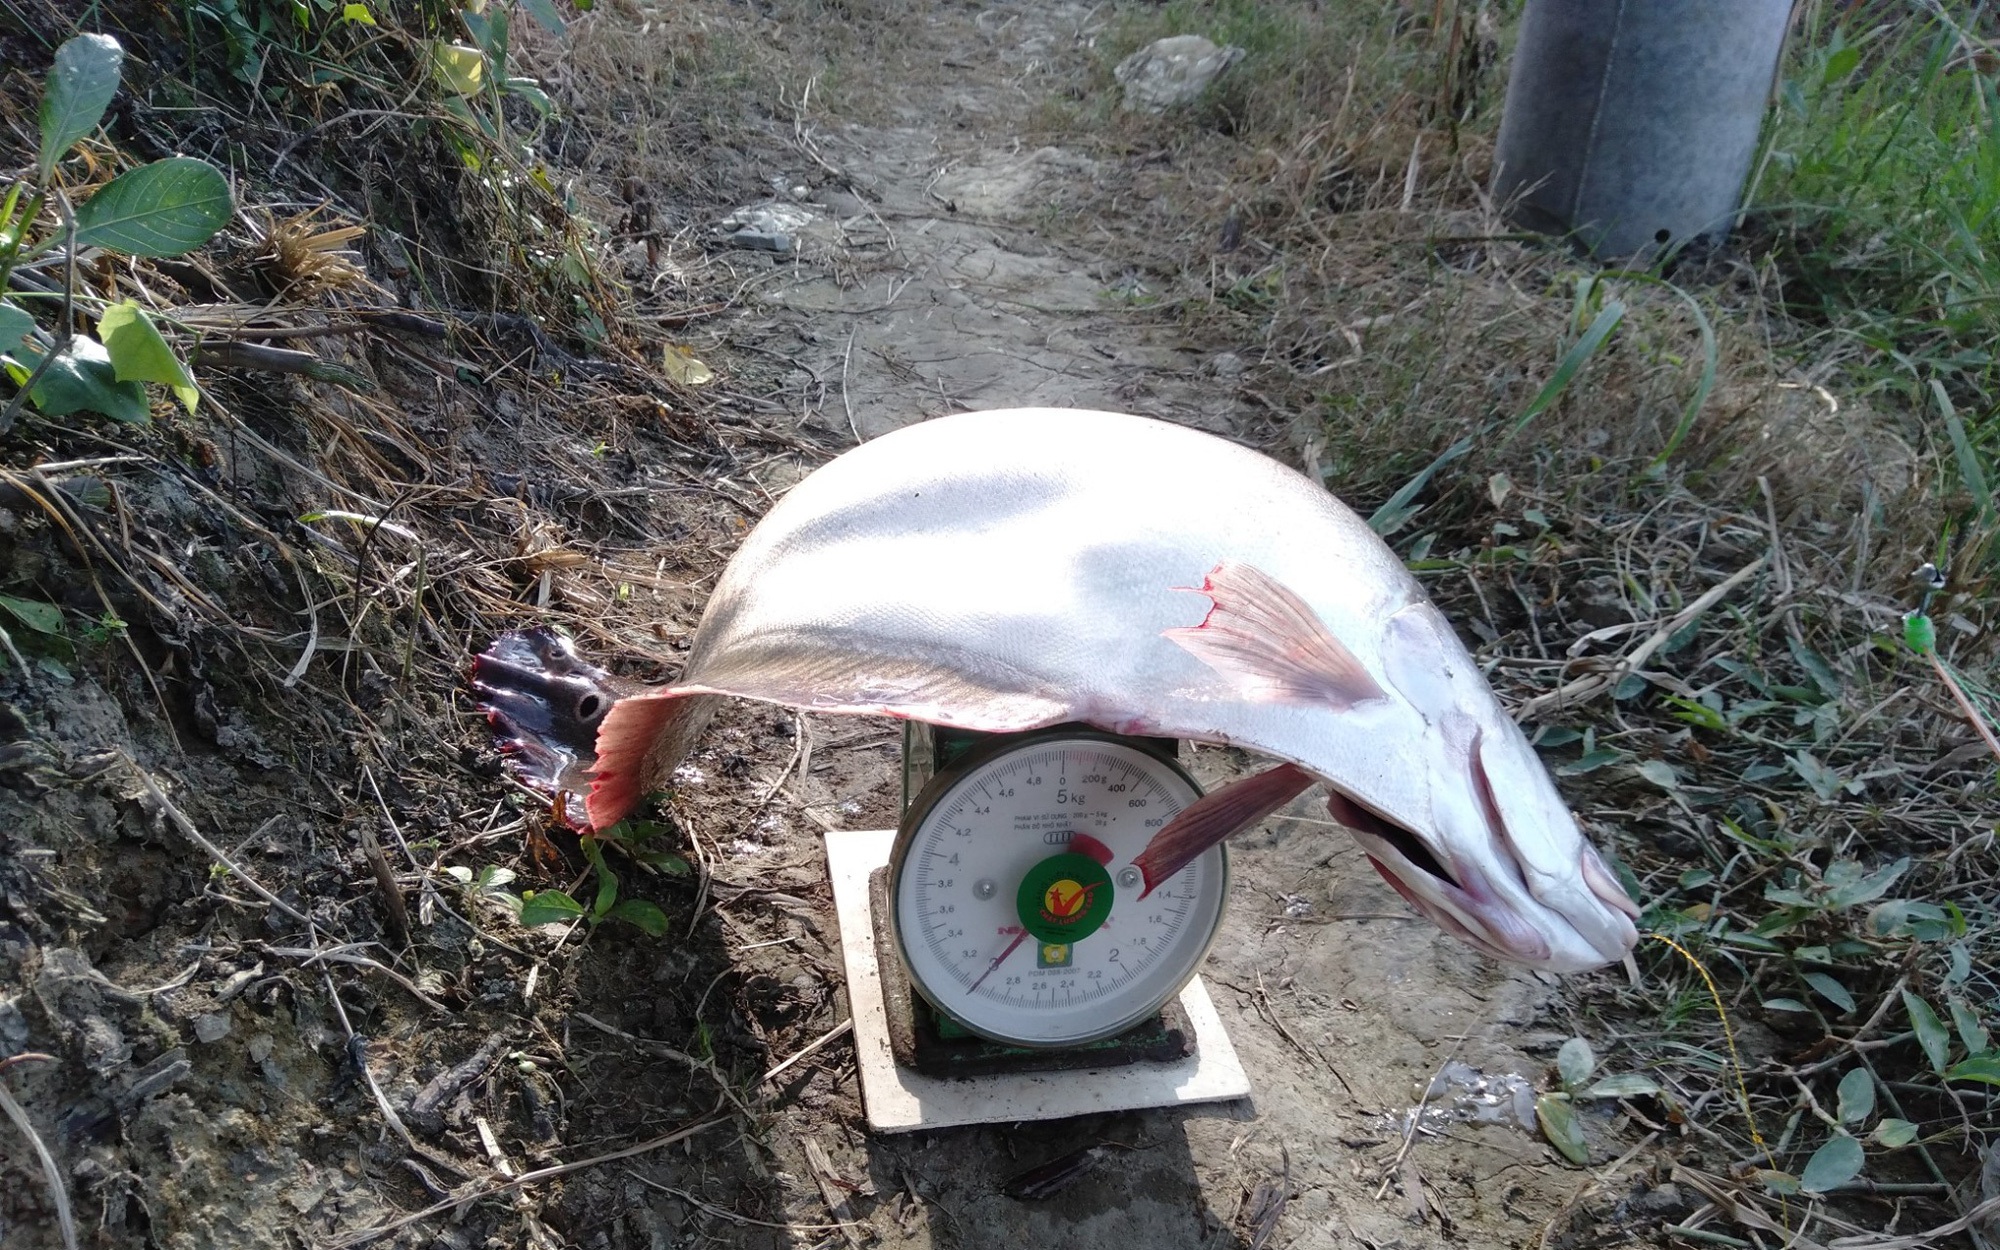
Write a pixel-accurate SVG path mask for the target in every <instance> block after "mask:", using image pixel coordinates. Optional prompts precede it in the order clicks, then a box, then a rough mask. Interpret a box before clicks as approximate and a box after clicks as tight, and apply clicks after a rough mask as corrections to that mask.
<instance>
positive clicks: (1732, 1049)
mask: <svg viewBox="0 0 2000 1250" xmlns="http://www.w3.org/2000/svg"><path fill="white" fill-rule="evenodd" d="M1646 936H1647V937H1649V938H1652V939H1653V940H1654V941H1655V942H1664V943H1666V944H1667V945H1668V946H1670V947H1672V948H1673V951H1674V953H1675V954H1676V955H1679V956H1680V957H1681V958H1682V959H1685V960H1687V961H1688V962H1689V963H1690V964H1692V965H1694V970H1695V971H1696V972H1699V973H1700V974H1701V979H1702V983H1703V984H1705V985H1707V986H1708V997H1709V999H1710V1000H1711V1001H1713V1002H1714V1003H1715V1016H1716V1019H1718V1020H1720V1021H1722V1040H1723V1041H1724V1042H1725V1043H1726V1044H1727V1045H1728V1047H1729V1072H1730V1075H1731V1076H1734V1077H1735V1078H1736V1098H1737V1102H1738V1104H1739V1105H1740V1106H1742V1108H1743V1119H1744V1120H1745V1121H1746V1122H1747V1123H1748V1124H1749V1125H1750V1140H1751V1142H1752V1143H1753V1144H1754V1145H1755V1146H1756V1147H1757V1150H1758V1152H1759V1153H1760V1154H1762V1155H1763V1156H1764V1157H1765V1158H1767V1159H1770V1156H1771V1151H1770V1148H1769V1147H1768V1146H1766V1145H1765V1144H1764V1135H1763V1134H1762V1133H1760V1132H1758V1131H1757V1113H1756V1112H1754V1111H1752V1110H1751V1109H1750V1086H1749V1085H1748V1084H1746V1083H1745V1082H1744V1080H1743V1057H1742V1056H1741V1055H1739V1054H1738V1053H1737V1052H1736V1030H1735V1029H1733V1028H1731V1027H1730V1025H1729V1013H1728V1012H1727V1011H1725V1010H1724V1009H1723V1006H1722V991H1721V990H1720V989H1717V988H1716V984H1715V978H1714V977H1712V976H1710V975H1708V969H1707V967H1705V966H1704V965H1703V964H1702V962H1701V960H1699V959H1696V958H1695V957H1694V956H1693V955H1692V954H1690V953H1689V952H1688V949H1687V948H1686V947H1685V946H1682V945H1681V944H1680V943H1679V942H1676V941H1674V940H1673V939H1672V938H1670V937H1665V936H1663V935H1661V934H1658V933H1648V934H1647V935H1646ZM1770 1161H1771V1164H1772V1166H1773V1167H1775V1166H1776V1165H1777V1162H1778V1161H1777V1160H1776V1159H1770ZM1778 1209H1779V1212H1780V1213H1781V1215H1782V1217H1783V1223H1784V1226H1785V1228H1786V1229H1787V1230H1788V1231H1789V1230H1790V1229H1791V1226H1792V1212H1791V1205H1790V1204H1789V1203H1787V1202H1786V1201H1785V1195H1784V1194H1783V1193H1780V1194H1779V1195H1778Z"/></svg>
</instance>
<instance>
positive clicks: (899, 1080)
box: [826, 829, 1250, 1133]
mask: <svg viewBox="0 0 2000 1250" xmlns="http://www.w3.org/2000/svg"><path fill="white" fill-rule="evenodd" d="M895 840H896V833H895V830H893V829H871V830H830V831H828V832H827V834H826V858H827V867H828V870H829V872H830V874H831V876H832V878H833V902H834V909H835V912H836V914H837V916H838V918H839V921H840V945H841V954H842V957H843V960H844V962H845V963H846V966H847V995H848V1002H849V1006H850V1009H851V1010H852V1012H853V1017H854V1043H855V1050H856V1053H857V1055H858V1057H859V1060H860V1068H861V1097H862V1102H863V1103H864V1104H865V1105H866V1107H867V1111H868V1126H869V1127H870V1128H872V1129H875V1130H876V1131H877V1132H884V1133H900V1132H909V1131H911V1130H914V1129H926V1128H945V1127H949V1126H951V1125H957V1124H1006V1123H1013V1122H1015V1121H1019V1120H1055V1119H1062V1118H1064V1117H1067V1116H1076V1115H1090V1114H1094V1113H1098V1112H1105V1111H1132V1110H1137V1109H1139V1108H1143V1107H1172V1106H1178V1105H1180V1104H1183V1103H1201V1102H1222V1101H1226V1100H1228V1099H1232V1098H1244V1097H1248V1096H1249V1093H1250V1080H1249V1078H1248V1077H1247V1076H1245V1075H1244V1072H1243V1065H1242V1063H1241V1062H1240V1061H1239V1060H1238V1059H1237V1057H1236V1048H1235V1047H1234V1046H1232V1045H1230V1042H1229V1035H1228V1033H1226V1032H1224V1031H1223V1028H1222V1020H1221V1018H1220V1017H1219V1016H1217V1015H1216V1012H1215V1006H1214V1004H1213V1003H1211V1002H1210V1001H1209V997H1208V989H1207V987H1206V986H1204V985H1203V984H1202V982H1201V978H1200V977H1196V978H1195V979H1194V980H1192V981H1189V982H1188V984H1187V988H1185V989H1183V990H1182V991H1181V993H1180V997H1179V998H1178V999H1177V1000H1176V1002H1175V1003H1170V1004H1168V1010H1167V1011H1166V1012H1165V1013H1163V1019H1162V1021H1161V1022H1160V1024H1159V1026H1158V1027H1159V1035H1157V1036H1156V1037H1155V1038H1154V1039H1152V1041H1151V1042H1149V1043H1143V1044H1141V1045H1139V1047H1138V1050H1139V1051H1141V1052H1143V1053H1138V1054H1135V1053H1133V1045H1132V1042H1131V1041H1130V1040H1129V1039H1131V1038H1132V1036H1133V1035H1132V1034H1127V1035H1126V1037H1125V1038H1122V1039H1115V1040H1114V1042H1113V1043H1112V1045H1113V1046H1114V1047H1124V1048H1125V1052H1124V1053H1123V1054H1122V1055H1121V1056H1120V1057H1119V1063H1120V1066H1110V1067H1107V1066H1084V1067H1077V1066H1073V1064H1074V1059H1075V1056H1076V1055H1077V1054H1078V1053H1079V1052H1048V1055H1049V1056H1053V1060H1051V1058H1048V1057H1041V1056H1038V1057H1037V1058H1036V1059H1035V1060H1031V1061H1028V1062H1027V1063H1025V1064H1024V1063H1022V1062H1019V1061H1014V1062H1007V1061H997V1062H996V1061H995V1060H996V1059H999V1058H1000V1056H1003V1055H1006V1054H1011V1053H1013V1052H1008V1051H1006V1050H1005V1048H1001V1047H982V1046H975V1047H974V1050H975V1051H986V1052H989V1053H988V1054H987V1055H986V1057H985V1058H984V1059H973V1060H970V1061H960V1062H959V1066H956V1067H955V1068H953V1069H951V1070H953V1071H956V1072H958V1073H962V1075H938V1074H937V1067H936V1064H935V1062H925V1064H924V1066H925V1067H928V1068H931V1069H932V1071H930V1072H924V1071H918V1070H917V1069H916V1068H914V1067H911V1066H908V1065H906V1064H903V1063H898V1062H897V1059H896V1051H897V1046H896V1039H895V1037H894V1032H895V1026H893V1025H892V1016H891V1008H890V1004H889V1002H888V998H889V996H890V995H892V994H893V993H894V989H893V987H885V985H884V981H883V975H882V972H883V964H884V963H885V962H886V963H889V964H891V965H893V964H894V963H895V961H896V955H895V952H894V951H893V950H888V949H884V945H883V943H880V942H878V940H877V936H876V933H877V923H878V921H877V918H876V916H875V914H874V913H875V910H876V909H875V907H874V906H873V905H872V900H871V898H870V890H869V878H870V876H871V875H872V874H873V873H874V872H875V870H876V869H878V868H881V867H883V866H885V865H886V864H887V863H888V862H889V851H890V847H891V846H892V844H893V843H894V842H895ZM881 923H883V924H886V923H887V922H886V918H885V919H883V920H882V921H881ZM898 971H900V969H898ZM885 988H887V989H888V993H886V994H885ZM902 992H903V993H904V994H905V995H906V996H907V995H908V993H909V991H908V989H907V986H905V988H903V991H902ZM908 1020H909V1016H908V1015H907V1014H905V1015H904V1016H903V1021H904V1023H903V1030H904V1031H905V1033H906V1034H907V1032H908V1029H909V1025H908ZM1145 1027H1146V1026H1141V1030H1135V1032H1139V1031H1142V1030H1144V1028H1145ZM1190 1039H1191V1042H1192V1044H1191V1045H1190V1044H1189V1042H1190ZM902 1040H903V1043H904V1049H905V1053H906V1054H910V1053H911V1052H910V1048H911V1047H912V1046H913V1045H914V1042H913V1039H912V1038H910V1037H909V1036H905V1037H904V1038H903V1039H902ZM992 1052H999V1053H998V1054H997V1055H996V1054H994V1053H992ZM1176 1052H1178V1053H1179V1057H1177V1058H1175V1057H1168V1058H1164V1059H1162V1058H1160V1056H1161V1055H1168V1056H1171V1055H1173V1054H1174V1053H1176ZM968 1053H970V1052H968ZM1082 1053H1083V1054H1084V1055H1086V1056H1087V1055H1088V1053H1089V1052H1082ZM912 1057H913V1058H914V1056H912ZM1051 1062H1053V1064H1054V1065H1055V1066H1053V1067H1051ZM1084 1062H1086V1063H1088V1064H1093V1065H1095V1063H1096V1061H1095V1060H1091V1059H1088V1058H1086V1059H1085V1060H1084ZM1024 1068H1026V1069H1028V1070H1024Z"/></svg>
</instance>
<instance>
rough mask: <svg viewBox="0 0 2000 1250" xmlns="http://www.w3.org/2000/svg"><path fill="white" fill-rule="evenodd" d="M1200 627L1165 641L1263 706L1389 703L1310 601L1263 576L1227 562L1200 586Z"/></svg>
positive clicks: (1175, 631)
mask: <svg viewBox="0 0 2000 1250" xmlns="http://www.w3.org/2000/svg"><path fill="white" fill-rule="evenodd" d="M1201 593H1202V594H1205V595H1207V596H1208V597H1209V598H1210V599H1212V600H1214V601H1215V602H1214V606H1212V607H1211V608H1210V609H1209V611H1208V616H1207V617H1205V618H1204V619H1203V620H1202V622H1201V624H1199V625H1195V626H1191V627H1188V628H1181V629H1169V630H1166V631H1164V633H1163V636H1164V637H1165V638H1167V639H1168V640H1169V641H1171V642H1173V643H1174V644H1176V645H1177V646H1180V647H1181V648H1183V649H1184V650H1186V651H1187V652H1188V653H1189V654H1191V655H1193V656H1194V657H1195V658H1196V659H1198V660H1200V661H1201V662H1202V663H1204V664H1206V665H1208V666H1209V667H1210V668H1212V669H1214V670H1215V671H1216V672H1218V673H1220V674H1222V675H1223V676H1224V677H1227V678H1229V679H1230V680H1232V681H1233V682H1235V683H1236V685H1237V686H1238V687H1239V688H1240V689H1241V691H1242V692H1243V694H1244V695H1245V697H1247V698H1250V699H1253V700H1256V701H1258V702H1262V703H1312V704H1331V705H1332V706H1333V707H1334V708H1335V709H1337V710H1340V711H1345V710H1347V709H1348V708H1350V707H1353V706H1354V705H1355V704H1357V703H1365V702H1368V701H1369V700H1371V699H1382V698H1387V697H1388V696H1387V695H1386V694H1384V693H1383V690H1382V687H1381V686H1380V685H1378V684H1377V683H1376V681H1375V679H1374V677H1372V676H1370V675H1369V673H1368V670H1367V669H1366V668H1364V667H1362V664H1361V661H1360V660H1358V659H1356V658H1355V656H1354V653H1353V652H1352V651H1349V650H1348V649H1347V647H1346V646H1345V645H1343V644H1342V643H1341V641H1340V639H1338V638H1336V637H1334V635H1333V631H1332V630H1329V629H1328V628H1327V627H1326V622H1324V621H1322V620H1320V619H1319V616H1318V614H1316V613H1315V612H1314V611H1313V610H1312V608H1311V607H1310V606H1309V605H1308V604H1307V603H1306V601H1305V600H1303V599H1301V598H1299V597H1298V595H1296V594H1294V593H1292V591H1291V590H1290V589H1289V588H1287V587H1286V586H1284V585H1283V584H1281V583H1280V582H1278V581H1277V580H1276V579H1275V578H1273V577H1271V576H1270V575H1269V574H1267V573H1265V572H1264V571H1263V570H1261V569H1258V568H1256V567H1255V566H1253V565H1249V564H1239V563H1236V562H1234V561H1224V562H1223V563H1221V564H1218V565H1216V566H1215V568H1214V570H1213V571H1211V572H1210V573H1209V575H1208V576H1207V577H1206V578H1204V579H1203V580H1202V584H1201Z"/></svg>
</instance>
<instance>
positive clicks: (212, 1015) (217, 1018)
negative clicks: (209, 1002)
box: [194, 1011, 229, 1042]
mask: <svg viewBox="0 0 2000 1250" xmlns="http://www.w3.org/2000/svg"><path fill="white" fill-rule="evenodd" d="M194 1036H195V1040H196V1041H201V1042H219V1041H221V1040H222V1039H223V1038H225V1037H228V1036H229V1015H228V1013H226V1012H221V1011H206V1012H203V1013H202V1014H201V1015H198V1016H196V1017H195V1018H194Z"/></svg>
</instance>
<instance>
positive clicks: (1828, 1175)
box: [1799, 1133, 1868, 1194]
mask: <svg viewBox="0 0 2000 1250" xmlns="http://www.w3.org/2000/svg"><path fill="white" fill-rule="evenodd" d="M1867 1162H1868V1157H1867V1155H1866V1154H1864V1153H1863V1152H1862V1150H1861V1143H1860V1142H1858V1141H1855V1140H1854V1139H1853V1138H1852V1137H1849V1136H1848V1135H1847V1134H1845V1133H1842V1134H1841V1135H1840V1136H1838V1137H1835V1138H1834V1139H1833V1140H1831V1141H1829V1142H1827V1143H1826V1145H1824V1146H1821V1147H1820V1148H1819V1149H1818V1150H1815V1151H1813V1157H1812V1158H1810V1159H1808V1160H1806V1170H1805V1171H1803V1172H1801V1173H1799V1188H1800V1189H1803V1190H1805V1191H1806V1192H1807V1193H1813V1194H1823V1193H1825V1192H1826V1191H1827V1190H1829V1189H1833V1188H1836V1187H1838V1186H1841V1185H1845V1184H1846V1183H1847V1182H1849V1181H1851V1180H1853V1179H1854V1178H1855V1177H1857V1176H1859V1175H1861V1168H1862V1166H1863V1165H1864V1164H1866V1163H1867Z"/></svg>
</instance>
